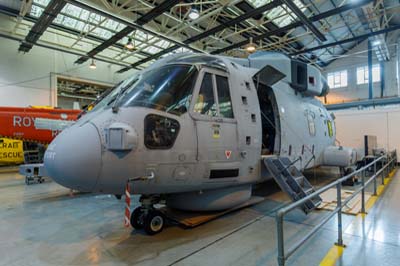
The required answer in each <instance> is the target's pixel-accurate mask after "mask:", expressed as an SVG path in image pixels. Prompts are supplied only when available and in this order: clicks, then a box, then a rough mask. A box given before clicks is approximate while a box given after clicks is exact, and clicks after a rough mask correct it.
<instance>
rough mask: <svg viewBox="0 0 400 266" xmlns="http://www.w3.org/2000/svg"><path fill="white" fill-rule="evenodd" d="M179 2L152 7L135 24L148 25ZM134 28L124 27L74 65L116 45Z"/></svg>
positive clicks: (168, 1) (168, 0)
mask: <svg viewBox="0 0 400 266" xmlns="http://www.w3.org/2000/svg"><path fill="white" fill-rule="evenodd" d="M179 2H180V0H166V1H164V2H162V3H161V4H159V5H158V6H156V7H154V8H153V9H151V10H150V11H149V12H147V13H146V14H144V15H143V16H141V17H140V18H138V19H137V20H136V21H135V23H136V24H138V25H140V26H143V25H144V24H146V23H148V22H149V21H150V20H152V19H154V18H156V17H158V16H160V15H161V14H163V13H164V12H165V11H168V10H170V9H171V8H172V7H174V6H175V5H176V4H178V3H179ZM134 30H135V28H134V27H131V26H126V27H125V28H123V29H122V30H120V31H119V32H117V33H116V34H114V35H113V36H112V37H111V38H110V39H108V40H106V41H105V42H103V43H101V44H100V45H98V46H97V47H95V48H93V49H92V50H91V51H89V52H88V53H87V56H83V57H80V58H78V59H77V60H76V61H75V64H82V63H83V62H86V61H87V60H88V59H89V58H91V57H93V56H95V55H96V54H98V53H100V52H102V51H103V50H105V49H107V48H108V47H110V46H111V45H113V44H115V43H117V42H118V41H119V40H121V39H122V38H123V37H125V36H127V35H128V34H129V33H131V32H132V31H134Z"/></svg>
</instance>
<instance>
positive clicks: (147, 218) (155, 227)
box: [130, 198, 165, 235]
mask: <svg viewBox="0 0 400 266" xmlns="http://www.w3.org/2000/svg"><path fill="white" fill-rule="evenodd" d="M141 202H142V206H140V207H137V208H136V209H135V210H134V211H133V212H132V214H131V217H130V222H131V225H132V227H133V228H135V229H144V231H145V232H146V233H147V234H148V235H155V234H158V233H160V232H161V231H162V230H163V229H164V225H165V216H164V214H163V213H162V212H160V211H159V210H157V209H155V208H154V207H153V202H152V199H150V198H145V199H141Z"/></svg>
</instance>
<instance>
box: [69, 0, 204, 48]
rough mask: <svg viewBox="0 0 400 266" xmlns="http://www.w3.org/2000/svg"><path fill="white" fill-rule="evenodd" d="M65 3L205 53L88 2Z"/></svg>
mask: <svg viewBox="0 0 400 266" xmlns="http://www.w3.org/2000/svg"><path fill="white" fill-rule="evenodd" d="M65 1H66V2H68V3H70V4H72V5H75V6H78V7H80V8H83V9H85V10H89V11H91V12H94V13H97V14H99V15H101V16H103V17H106V18H110V19H113V20H115V21H117V22H119V23H122V24H126V25H127V26H131V27H132V28H134V29H137V30H141V31H143V32H145V33H148V34H151V35H153V36H155V37H157V38H160V39H162V40H166V41H168V42H171V43H173V44H176V45H179V46H181V47H185V48H187V49H189V50H192V51H194V52H200V53H204V51H203V50H201V49H198V48H195V47H191V46H189V45H186V44H184V43H183V42H181V41H178V40H175V39H172V38H171V37H169V36H166V35H164V34H162V33H159V32H156V31H154V30H151V29H149V28H145V27H143V26H141V25H138V24H137V23H134V22H131V21H129V20H128V19H126V18H121V17H119V16H117V15H115V14H112V13H110V12H108V11H105V10H103V9H101V8H99V7H96V6H93V5H90V4H88V3H87V2H83V1H82V0H65Z"/></svg>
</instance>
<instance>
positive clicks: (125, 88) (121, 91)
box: [111, 78, 139, 113]
mask: <svg viewBox="0 0 400 266" xmlns="http://www.w3.org/2000/svg"><path fill="white" fill-rule="evenodd" d="M138 80H139V79H137V78H136V79H134V80H132V81H131V82H130V83H128V84H127V85H126V86H125V87H123V88H121V89H120V90H119V92H118V93H117V95H116V96H115V98H114V102H113V105H112V107H111V109H112V112H113V113H118V110H119V107H118V106H117V103H118V101H119V98H120V97H121V95H122V93H124V92H125V91H126V90H127V89H128V88H130V87H131V86H133V84H135V83H136V81H138Z"/></svg>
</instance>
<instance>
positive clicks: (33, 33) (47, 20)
mask: <svg viewBox="0 0 400 266" xmlns="http://www.w3.org/2000/svg"><path fill="white" fill-rule="evenodd" d="M65 5H66V2H64V0H51V1H50V3H49V4H48V5H47V6H46V8H45V9H44V11H43V13H42V15H40V17H39V19H38V20H37V21H36V23H35V24H34V25H33V26H32V28H31V30H30V31H29V32H28V35H26V37H25V40H24V41H23V42H22V43H21V44H20V46H19V48H18V51H20V52H23V53H27V52H29V51H30V50H31V49H32V47H33V45H34V44H35V43H36V42H37V40H39V38H40V37H41V36H42V34H43V33H44V32H45V31H46V29H47V28H48V27H49V26H50V24H51V23H52V22H53V20H54V19H55V18H56V17H57V15H58V14H59V13H60V12H61V10H62V9H63V8H64V6H65Z"/></svg>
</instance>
